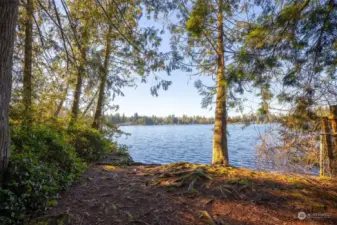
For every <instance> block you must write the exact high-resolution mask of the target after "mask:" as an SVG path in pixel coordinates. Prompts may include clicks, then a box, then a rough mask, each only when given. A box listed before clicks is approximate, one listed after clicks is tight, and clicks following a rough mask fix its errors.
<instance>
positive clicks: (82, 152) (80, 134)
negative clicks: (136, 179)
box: [69, 126, 116, 162]
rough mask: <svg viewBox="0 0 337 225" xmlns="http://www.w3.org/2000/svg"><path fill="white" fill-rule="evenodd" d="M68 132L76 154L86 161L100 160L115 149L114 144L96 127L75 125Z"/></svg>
mask: <svg viewBox="0 0 337 225" xmlns="http://www.w3.org/2000/svg"><path fill="white" fill-rule="evenodd" d="M69 133H70V139H71V140H70V143H71V144H72V145H73V146H74V148H75V150H76V152H77V154H78V155H79V156H80V157H81V158H83V159H85V160H86V161H88V162H89V161H96V160H100V159H102V158H103V157H104V156H105V155H106V154H107V153H109V152H111V151H113V150H115V149H116V145H115V144H114V143H113V142H111V141H110V140H108V139H107V138H106V137H105V136H104V135H103V134H102V133H100V132H99V131H98V130H96V129H92V128H87V127H79V126H77V127H74V128H71V129H70V130H69Z"/></svg>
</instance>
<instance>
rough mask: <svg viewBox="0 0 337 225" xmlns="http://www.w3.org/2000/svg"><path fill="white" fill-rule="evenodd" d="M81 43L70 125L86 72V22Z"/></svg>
mask: <svg viewBox="0 0 337 225" xmlns="http://www.w3.org/2000/svg"><path fill="white" fill-rule="evenodd" d="M74 35H76V31H74ZM81 37H82V43H81V46H78V49H79V51H80V54H81V55H80V60H79V67H78V71H77V72H78V73H77V80H76V87H75V91H74V100H73V104H72V107H71V115H70V126H72V125H73V124H74V123H75V122H76V121H77V119H78V116H79V108H80V98H81V94H82V86H83V75H84V73H85V72H86V69H85V64H86V63H87V60H86V59H87V46H88V38H89V32H88V27H87V23H85V24H84V27H83V32H82V33H81Z"/></svg>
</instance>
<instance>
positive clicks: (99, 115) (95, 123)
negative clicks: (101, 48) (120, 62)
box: [92, 25, 112, 130]
mask: <svg viewBox="0 0 337 225" xmlns="http://www.w3.org/2000/svg"><path fill="white" fill-rule="evenodd" d="M111 32H112V27H111V25H109V30H108V34H107V38H106V49H105V59H104V65H103V71H102V75H101V83H100V86H99V94H98V100H97V107H96V112H95V116H94V121H93V123H92V128H95V129H97V130H98V129H99V128H100V126H101V120H102V110H103V103H104V97H105V95H104V92H105V86H106V82H107V76H108V74H109V60H110V53H111V39H110V36H111Z"/></svg>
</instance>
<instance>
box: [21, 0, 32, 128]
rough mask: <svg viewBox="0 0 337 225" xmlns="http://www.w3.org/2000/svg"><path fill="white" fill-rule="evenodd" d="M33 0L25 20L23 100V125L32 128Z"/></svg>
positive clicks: (30, 2)
mask: <svg viewBox="0 0 337 225" xmlns="http://www.w3.org/2000/svg"><path fill="white" fill-rule="evenodd" d="M33 12H34V3H33V0H27V4H26V18H25V49H24V51H25V52H24V54H25V56H24V57H25V58H24V70H23V87H22V100H23V106H24V113H23V125H24V127H30V125H31V123H32V54H33V48H32V45H33Z"/></svg>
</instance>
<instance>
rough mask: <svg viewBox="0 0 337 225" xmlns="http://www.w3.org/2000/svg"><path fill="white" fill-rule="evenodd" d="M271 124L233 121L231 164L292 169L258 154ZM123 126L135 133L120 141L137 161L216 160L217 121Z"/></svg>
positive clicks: (230, 140) (268, 168) (273, 169)
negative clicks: (213, 155) (214, 145)
mask: <svg viewBox="0 0 337 225" xmlns="http://www.w3.org/2000/svg"><path fill="white" fill-rule="evenodd" d="M271 126H273V125H265V124H254V125H250V126H248V127H245V128H243V127H244V126H243V125H242V124H231V125H229V126H228V131H229V136H228V149H229V161H230V164H231V165H233V166H237V167H245V168H250V169H257V170H271V171H275V170H280V169H281V170H284V169H288V172H289V167H283V168H280V167H277V166H276V165H275V164H274V163H273V162H271V161H269V160H265V159H264V160H263V159H261V158H259V157H258V151H257V145H258V144H260V142H261V141H260V140H261V139H260V138H259V137H261V135H263V134H264V133H265V132H266V131H268V130H269V129H270V128H271ZM274 126H275V125H274ZM121 130H123V131H124V132H127V133H131V136H127V137H125V136H122V137H120V138H119V139H118V142H119V143H120V144H125V145H127V146H128V147H129V151H130V154H131V156H132V158H133V159H134V160H135V161H137V162H143V163H159V164H168V163H174V162H179V161H184V162H190V163H205V164H210V163H211V161H212V137H213V125H162V126H125V127H121ZM292 170H294V169H292ZM291 172H307V171H291Z"/></svg>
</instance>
